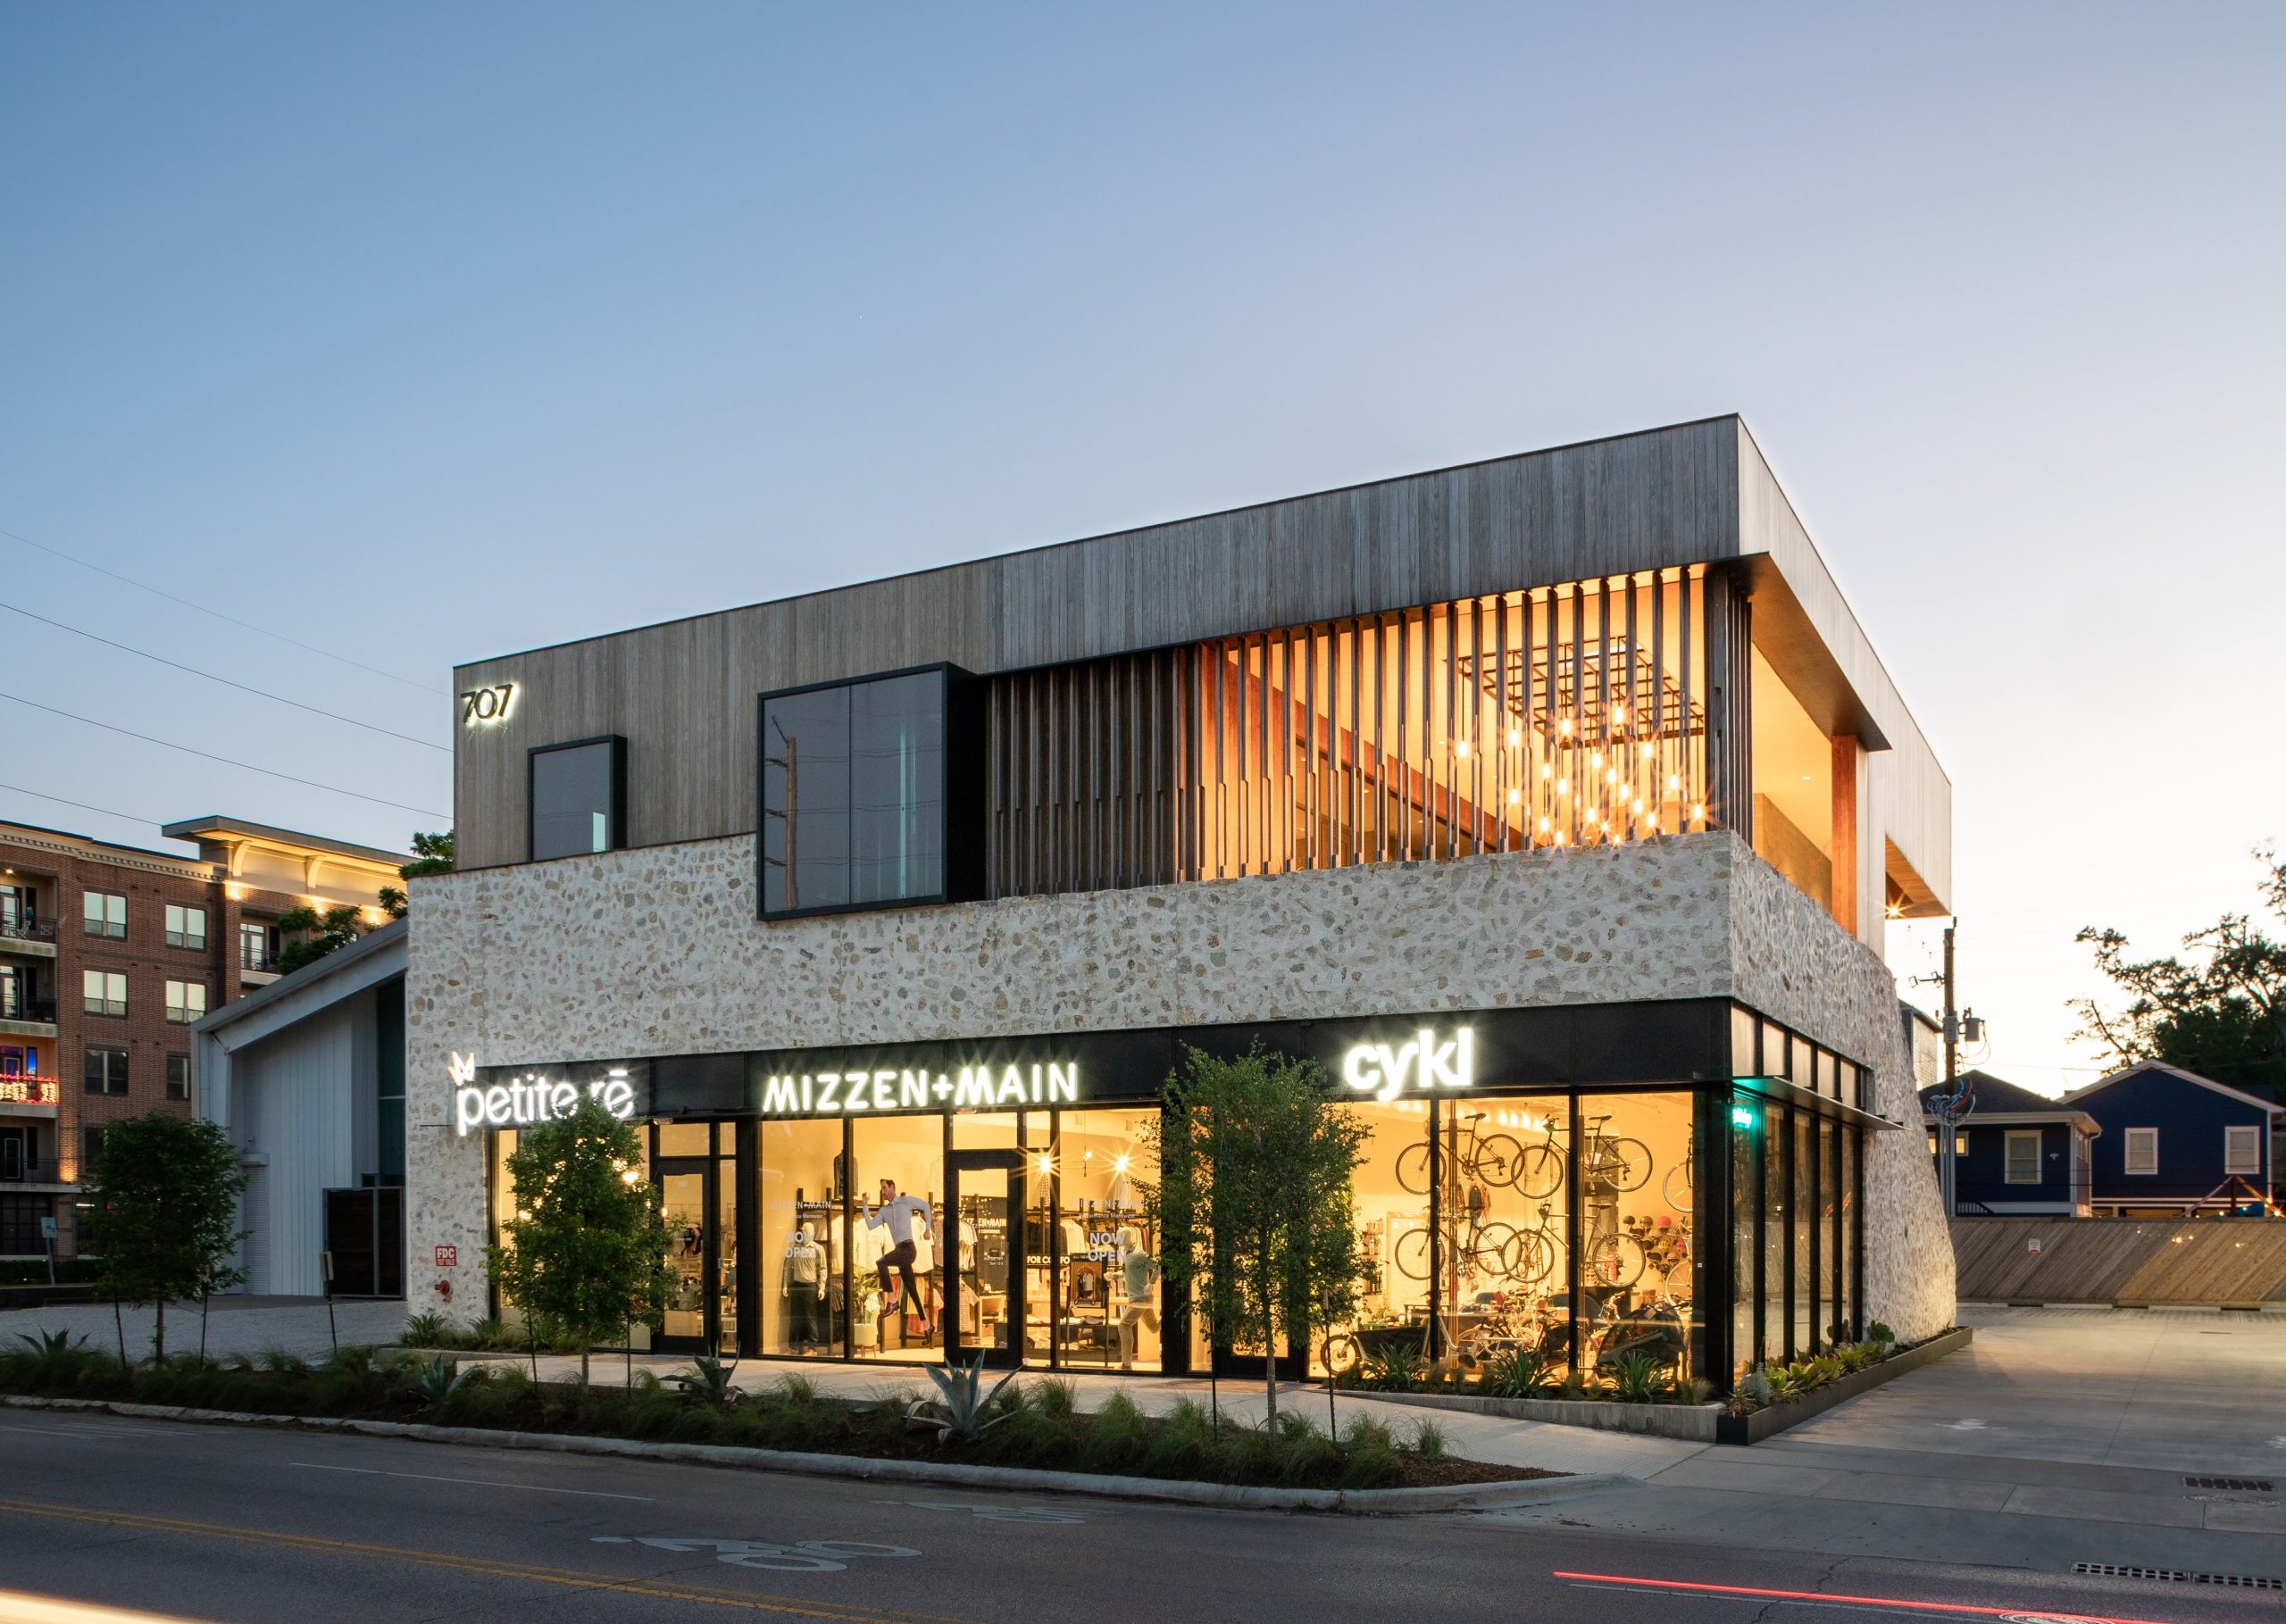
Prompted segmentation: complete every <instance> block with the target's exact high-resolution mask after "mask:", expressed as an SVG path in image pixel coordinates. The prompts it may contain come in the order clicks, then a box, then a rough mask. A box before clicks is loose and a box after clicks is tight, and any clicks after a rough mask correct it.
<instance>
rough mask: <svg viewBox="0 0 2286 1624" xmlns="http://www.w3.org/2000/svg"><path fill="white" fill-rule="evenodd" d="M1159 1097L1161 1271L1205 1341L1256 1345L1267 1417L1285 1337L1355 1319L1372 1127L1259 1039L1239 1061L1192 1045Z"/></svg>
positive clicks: (1154, 1186) (1153, 1202) (1313, 1074)
mask: <svg viewBox="0 0 2286 1624" xmlns="http://www.w3.org/2000/svg"><path fill="white" fill-rule="evenodd" d="M1165 1097H1166V1103H1167V1110H1166V1112H1164V1116H1163V1118H1162V1120H1161V1121H1160V1123H1159V1124H1158V1125H1157V1127H1156V1128H1155V1129H1149V1130H1147V1137H1149V1138H1150V1139H1151V1141H1152V1145H1151V1148H1152V1150H1153V1151H1154V1152H1155V1153H1156V1160H1157V1165H1158V1178H1157V1179H1156V1182H1153V1183H1148V1184H1147V1185H1145V1187H1144V1200H1145V1204H1146V1207H1147V1210H1148V1211H1149V1212H1150V1215H1151V1217H1152V1218H1153V1220H1155V1227H1156V1231H1157V1233H1158V1234H1159V1236H1160V1237H1161V1240H1160V1256H1159V1260H1158V1262H1159V1269H1160V1271H1161V1273H1162V1274H1163V1276H1164V1278H1165V1279H1166V1282H1167V1286H1168V1289H1169V1292H1170V1293H1171V1295H1173V1296H1176V1297H1183V1296H1188V1297H1189V1299H1190V1300H1191V1302H1192V1303H1193V1304H1194V1312H1197V1313H1199V1314H1202V1315H1204V1316H1205V1318H1206V1328H1207V1330H1208V1333H1209V1338H1208V1339H1209V1343H1210V1345H1212V1346H1214V1347H1216V1348H1222V1347H1227V1346H1229V1345H1231V1342H1232V1341H1233V1340H1234V1339H1236V1338H1239V1337H1245V1338H1246V1339H1247V1340H1249V1341H1259V1342H1260V1343H1261V1345H1262V1347H1263V1352H1264V1355H1265V1358H1264V1391H1265V1393H1266V1394H1267V1402H1268V1406H1269V1413H1270V1415H1271V1417H1272V1419H1273V1420H1275V1419H1276V1417H1277V1414H1278V1374H1277V1365H1276V1362H1275V1353H1276V1350H1277V1348H1278V1347H1279V1345H1280V1344H1281V1340H1286V1341H1290V1342H1297V1343H1300V1344H1301V1345H1305V1346H1306V1345H1308V1341H1309V1328H1310V1325H1311V1323H1312V1320H1313V1317H1315V1319H1316V1320H1317V1321H1318V1322H1319V1323H1326V1322H1329V1321H1331V1320H1341V1319H1347V1317H1349V1315H1350V1314H1352V1313H1354V1312H1356V1300H1357V1293H1358V1290H1359V1287H1360V1286H1361V1284H1362V1282H1363V1278H1364V1261H1363V1260H1362V1259H1361V1258H1360V1257H1359V1255H1358V1252H1357V1232H1356V1228H1355V1227H1354V1226H1353V1223H1352V1220H1351V1214H1350V1187H1351V1184H1352V1183H1353V1181H1354V1179H1355V1178H1356V1171H1357V1165H1358V1163H1359V1162H1361V1161H1363V1160H1364V1154H1365V1142H1366V1139H1367V1137H1368V1135H1369V1130H1368V1129H1367V1128H1366V1127H1365V1125H1364V1123H1363V1122H1362V1121H1360V1120H1358V1118H1357V1116H1356V1112H1351V1111H1349V1110H1347V1109H1346V1108H1344V1107H1343V1106H1341V1105H1339V1104H1338V1103H1335V1102H1334V1101H1333V1100H1332V1099H1331V1097H1330V1095H1329V1094H1328V1091H1327V1088H1326V1080H1325V1074H1324V1072H1323V1071H1322V1070H1321V1069H1320V1068H1319V1067H1318V1066H1317V1064H1316V1063H1315V1062H1311V1061H1306V1060H1295V1059H1292V1058H1290V1057H1289V1056H1287V1055H1284V1054H1275V1053H1270V1052H1265V1051H1264V1049H1263V1048H1262V1046H1261V1045H1259V1044H1257V1045H1256V1046H1255V1047H1254V1048H1252V1049H1250V1050H1248V1051H1247V1053H1246V1054H1243V1055H1241V1056H1239V1058H1238V1059H1236V1060H1218V1059H1216V1058H1215V1057H1214V1056H1213V1055H1209V1054H1203V1053H1201V1052H1200V1051H1198V1050H1197V1049H1193V1050H1191V1051H1190V1052H1189V1055H1188V1057H1187V1058H1186V1059H1185V1061H1184V1063H1183V1066H1182V1068H1181V1070H1179V1071H1178V1072H1177V1073H1176V1075H1174V1076H1173V1077H1171V1078H1169V1079H1167V1085H1166V1089H1165Z"/></svg>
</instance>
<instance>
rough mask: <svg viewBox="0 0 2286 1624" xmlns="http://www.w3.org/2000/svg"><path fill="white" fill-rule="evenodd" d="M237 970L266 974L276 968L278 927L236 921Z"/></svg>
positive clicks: (248, 921) (251, 921)
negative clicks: (258, 971) (256, 971)
mask: <svg viewBox="0 0 2286 1624" xmlns="http://www.w3.org/2000/svg"><path fill="white" fill-rule="evenodd" d="M238 968H239V969H240V970H260V971H263V972H264V973H267V972H269V971H271V970H276V969H277V968H278V927H277V926H275V925H265V924H260V923H257V922H255V921H254V920H239V921H238Z"/></svg>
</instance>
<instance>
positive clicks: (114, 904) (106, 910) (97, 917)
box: [79, 891, 127, 941]
mask: <svg viewBox="0 0 2286 1624" xmlns="http://www.w3.org/2000/svg"><path fill="white" fill-rule="evenodd" d="M79 928H80V929H82V930H84V931H86V932H87V933H88V935H89V936H107V937H111V938H112V939H113V940H114V941H123V940H124V939H126V936H127V899H126V898H125V897H123V896H118V895H113V893H111V892H109V891H88V892H84V893H82V894H81V895H80V897H79Z"/></svg>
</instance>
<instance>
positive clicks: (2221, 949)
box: [2072, 848, 2286, 1104]
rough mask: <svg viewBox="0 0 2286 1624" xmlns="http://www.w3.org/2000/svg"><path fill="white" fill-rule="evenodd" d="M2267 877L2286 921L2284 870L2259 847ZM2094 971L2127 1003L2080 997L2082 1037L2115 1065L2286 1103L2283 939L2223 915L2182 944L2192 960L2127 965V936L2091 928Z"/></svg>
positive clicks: (2269, 897)
mask: <svg viewBox="0 0 2286 1624" xmlns="http://www.w3.org/2000/svg"><path fill="white" fill-rule="evenodd" d="M2254 855H2255V859H2256V861H2257V862H2261V863H2264V864H2265V865H2266V866H2267V867H2268V869H2269V872H2268V874H2266V875H2265V877H2264V879H2263V880H2262V882H2261V885H2260V887H2258V888H2259V890H2260V893H2261V895H2262V898H2263V901H2264V903H2265V904H2266V905H2267V908H2268V911H2269V912H2271V913H2272V914H2273V915H2275V916H2276V917H2277V918H2278V919H2279V920H2281V921H2282V922H2286V862H2282V861H2280V859H2279V857H2278V854H2276V852H2274V851H2273V850H2270V849H2268V848H2257V850H2256V852H2255V854H2254ZM2077 939H2078V940H2080V941H2082V942H2085V943H2087V944H2089V945H2090V946H2092V947H2093V948H2094V949H2095V954H2096V968H2097V969H2098V970H2101V971H2102V972H2103V973H2104V974H2105V975H2106V976H2107V977H2109V978H2110V979H2111V980H2112V981H2113V983H2114V984H2115V985H2116V986H2117V987H2120V988H2121V989H2122V990H2123V991H2124V992H2125V993H2126V994H2127V995H2128V1002H2127V1004H2125V1005H2124V1006H2123V1008H2120V1009H2118V1010H2115V1011H2106V1010H2105V1009H2104V1008H2103V1006H2102V1005H2101V1004H2098V1002H2097V1001H2096V1000H2095V999H2093V998H2075V999H2073V1005H2072V1006H2073V1009H2074V1010H2076V1011H2077V1012H2079V1015H2080V1019H2081V1023H2082V1024H2081V1031H2080V1036H2081V1037H2082V1038H2084V1039H2086V1040H2087V1041H2089V1042H2090V1043H2093V1044H2095V1045H2098V1047H2099V1048H2101V1049H2102V1050H2103V1051H2104V1052H2105V1054H2106V1055H2107V1058H2108V1059H2109V1060H2111V1061H2112V1062H2114V1063H2115V1064H2116V1065H2120V1066H2132V1065H2135V1064H2138V1063H2139V1062H2143V1061H2152V1060H2156V1061H2164V1062H2165V1063H2167V1064H2168V1065H2171V1066H2181V1067H2182V1069H2183V1070H2186V1071H2196V1072H2198V1074H2199V1075H2200V1076H2201V1077H2211V1078H2213V1079H2215V1081H2216V1082H2218V1083H2228V1084H2229V1085H2230V1086H2231V1087H2234V1088H2243V1089H2245V1090H2247V1091H2248V1093H2250V1094H2256V1095H2263V1096H2264V1097H2265V1098H2268V1099H2270V1100H2272V1101H2273V1102H2275V1103H2280V1104H2286V938H2281V937H2273V936H2269V935H2265V932H2264V929H2263V928H2262V927H2261V926H2260V925H2258V924H2257V923H2256V922H2255V921H2253V920H2250V919H2249V918H2248V916H2247V915H2245V914H2243V913H2226V914H2224V915H2223V917H2222V918H2221V919H2220V920H2216V921H2215V923H2214V924H2212V925H2209V926H2207V928H2206V929H2203V930H2194V931H2192V932H2191V933H2190V935H2189V936H2186V937H2183V938H2182V945H2183V946H2184V947H2185V948H2186V949H2189V950H2190V954H2193V955H2199V956H2193V957H2187V958H2178V957H2173V956H2170V957H2166V958H2160V959H2141V960H2136V959H2130V958H2129V957H2128V956H2127V952H2128V945H2127V937H2126V936H2125V935H2124V934H2123V933H2122V932H2120V931H2117V930H2110V929H2097V928H2096V927H2094V926H2092V925H2091V926H2090V927H2088V928H2087V929H2084V930H2082V931H2081V932H2080V934H2079V937H2078V938H2077Z"/></svg>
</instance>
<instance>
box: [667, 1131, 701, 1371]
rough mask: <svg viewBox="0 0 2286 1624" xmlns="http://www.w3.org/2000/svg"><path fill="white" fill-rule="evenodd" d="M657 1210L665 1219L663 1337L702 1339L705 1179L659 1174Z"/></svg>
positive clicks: (694, 1174)
mask: <svg viewBox="0 0 2286 1624" xmlns="http://www.w3.org/2000/svg"><path fill="white" fill-rule="evenodd" d="M659 1210H660V1211H661V1212H664V1213H665V1214H666V1218H667V1274H668V1280H667V1312H666V1318H665V1320H663V1322H662V1324H661V1325H660V1328H659V1333H660V1335H661V1336H663V1337H678V1338H681V1339H684V1340H703V1339H704V1338H705V1335H706V1282H707V1272H706V1175H705V1173H704V1172H696V1173H662V1174H661V1175H660V1178H659Z"/></svg>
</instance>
